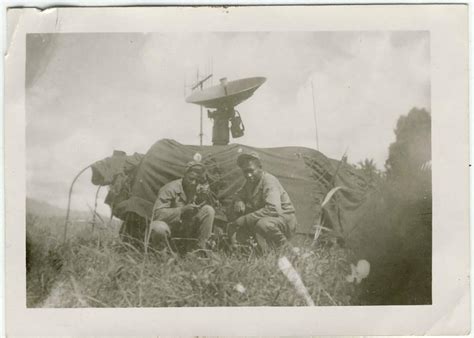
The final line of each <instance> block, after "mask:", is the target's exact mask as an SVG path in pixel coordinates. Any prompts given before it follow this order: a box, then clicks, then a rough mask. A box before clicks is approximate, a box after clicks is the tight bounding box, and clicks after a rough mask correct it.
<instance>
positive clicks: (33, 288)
mask: <svg viewBox="0 0 474 338" xmlns="http://www.w3.org/2000/svg"><path fill="white" fill-rule="evenodd" d="M31 220H32V218H31V217H30V219H27V221H29V222H31ZM41 221H44V220H41ZM41 221H39V220H38V219H36V223H35V224H31V223H29V224H27V231H28V237H29V238H30V242H31V244H32V245H31V246H30V247H31V248H32V252H31V255H30V256H31V257H32V258H31V259H30V262H29V263H30V271H29V272H28V290H27V291H28V306H30V307H41V306H44V307H179V306H298V305H305V302H304V300H303V299H302V298H301V297H300V296H298V294H297V293H296V292H295V290H294V289H293V287H292V285H291V284H290V283H289V281H288V280H287V279H286V277H285V276H284V275H283V274H282V273H281V272H280V271H279V270H278V266H277V259H278V255H282V254H286V255H287V257H289V259H290V260H291V262H292V264H293V266H294V267H295V269H296V270H297V271H298V273H299V274H300V276H301V278H302V280H303V282H304V283H305V285H306V287H307V288H308V291H309V293H310V295H311V297H312V298H313V300H314V302H315V304H316V305H350V304H351V303H352V299H351V295H352V294H354V289H355V287H356V286H354V285H352V284H349V283H347V282H346V281H345V276H346V275H347V274H349V272H350V271H349V262H348V261H347V260H348V258H347V257H348V253H347V251H346V250H344V249H342V248H340V247H338V246H334V245H329V244H327V245H320V246H318V247H316V248H314V247H311V246H310V245H309V244H307V243H300V244H302V245H301V251H300V253H299V254H298V255H296V254H295V253H294V252H293V251H291V250H289V249H287V250H286V251H285V252H281V253H279V254H277V253H270V254H268V255H266V256H257V255H255V254H254V253H253V252H252V250H250V251H249V252H241V253H233V254H228V253H224V252H221V251H216V252H212V253H210V255H209V256H208V257H206V258H201V257H199V256H198V255H196V254H193V253H188V254H186V255H185V256H183V257H176V256H174V255H171V254H169V253H168V252H166V251H154V250H150V251H149V252H148V253H144V252H141V251H138V250H136V249H135V248H134V247H132V246H130V245H128V244H125V243H123V242H122V241H121V240H120V239H119V238H118V235H117V231H116V230H115V229H113V230H112V229H107V228H97V229H96V230H95V231H94V232H92V231H91V228H90V226H82V227H81V226H78V225H74V224H73V226H72V227H71V228H74V227H75V226H76V228H75V229H76V231H75V234H74V235H72V236H71V239H70V240H69V241H68V242H67V243H65V244H63V243H61V237H60V236H56V235H55V234H60V231H58V229H57V228H58V223H51V225H50V224H44V223H43V224H41V223H38V222H41ZM59 230H60V229H59Z"/></svg>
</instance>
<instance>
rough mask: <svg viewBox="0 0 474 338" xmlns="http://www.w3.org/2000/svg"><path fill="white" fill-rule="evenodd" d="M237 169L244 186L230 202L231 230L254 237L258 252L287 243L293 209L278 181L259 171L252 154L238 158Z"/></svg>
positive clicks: (257, 158) (293, 225)
mask: <svg viewBox="0 0 474 338" xmlns="http://www.w3.org/2000/svg"><path fill="white" fill-rule="evenodd" d="M237 165H238V166H239V167H240V169H241V170H242V173H243V175H244V177H245V180H246V183H245V184H244V186H243V187H242V189H240V191H239V192H238V193H237V195H236V197H235V200H234V206H233V207H234V208H233V209H234V210H233V211H234V215H237V216H238V218H237V219H236V220H235V221H234V222H233V223H231V232H232V228H234V229H235V228H236V229H242V228H243V229H245V230H246V231H248V232H249V233H251V234H253V235H255V238H256V240H257V242H258V244H259V246H260V249H261V250H262V251H263V252H265V251H267V249H268V247H269V246H271V247H280V246H281V245H283V244H285V243H287V241H288V239H290V237H291V236H292V234H293V233H294V231H295V229H296V224H297V220H296V216H295V208H294V207H293V204H292V203H291V200H290V197H289V196H288V193H287V192H286V191H285V189H284V188H283V186H282V185H281V184H280V182H279V181H278V179H277V178H276V177H275V176H273V175H271V174H269V173H267V172H265V171H263V169H262V164H261V161H260V156H259V155H258V154H257V153H256V152H249V153H243V154H240V155H239V156H238V158H237Z"/></svg>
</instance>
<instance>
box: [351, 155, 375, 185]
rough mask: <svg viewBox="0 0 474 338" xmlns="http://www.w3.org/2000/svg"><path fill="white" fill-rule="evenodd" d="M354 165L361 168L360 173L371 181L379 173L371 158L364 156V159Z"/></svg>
mask: <svg viewBox="0 0 474 338" xmlns="http://www.w3.org/2000/svg"><path fill="white" fill-rule="evenodd" d="M355 167H356V168H357V169H360V170H362V173H363V174H364V176H365V177H366V179H367V180H368V181H369V182H373V181H374V180H375V179H376V178H378V177H380V175H381V173H380V171H379V170H378V169H377V166H376V165H375V161H374V160H373V159H368V158H366V159H365V160H364V161H359V162H357V165H356V166H355Z"/></svg>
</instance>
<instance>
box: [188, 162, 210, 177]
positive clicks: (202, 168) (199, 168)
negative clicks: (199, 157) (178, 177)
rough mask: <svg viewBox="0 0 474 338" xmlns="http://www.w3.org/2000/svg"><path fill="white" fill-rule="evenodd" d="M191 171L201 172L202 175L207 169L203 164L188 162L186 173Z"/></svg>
mask: <svg viewBox="0 0 474 338" xmlns="http://www.w3.org/2000/svg"><path fill="white" fill-rule="evenodd" d="M191 169H193V170H196V171H200V172H201V174H203V173H204V172H205V171H206V167H205V166H204V164H202V163H201V162H197V161H190V162H188V163H187V164H186V169H185V171H184V173H187V172H189V171H190V170H191Z"/></svg>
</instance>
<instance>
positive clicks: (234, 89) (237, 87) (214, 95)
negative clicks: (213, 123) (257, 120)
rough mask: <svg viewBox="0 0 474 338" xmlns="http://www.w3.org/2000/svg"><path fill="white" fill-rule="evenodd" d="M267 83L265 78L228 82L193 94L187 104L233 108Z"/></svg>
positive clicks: (223, 81)
mask: <svg viewBox="0 0 474 338" xmlns="http://www.w3.org/2000/svg"><path fill="white" fill-rule="evenodd" d="M265 81H266V78H264V77H249V78H245V79H240V80H235V81H230V82H227V80H226V79H221V84H219V85H217V86H213V87H209V88H206V89H203V90H198V91H195V92H193V93H192V94H191V95H189V96H188V97H187V98H186V102H188V103H194V104H198V105H200V106H203V107H206V108H214V109H219V108H224V107H226V108H233V107H235V106H237V105H238V104H240V103H242V102H243V101H245V100H247V99H248V98H249V97H250V96H252V95H253V93H254V92H255V91H256V90H257V89H258V88H259V87H260V86H261V85H262V84H263V83H264V82H265Z"/></svg>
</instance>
